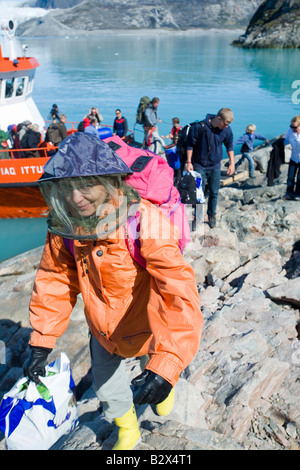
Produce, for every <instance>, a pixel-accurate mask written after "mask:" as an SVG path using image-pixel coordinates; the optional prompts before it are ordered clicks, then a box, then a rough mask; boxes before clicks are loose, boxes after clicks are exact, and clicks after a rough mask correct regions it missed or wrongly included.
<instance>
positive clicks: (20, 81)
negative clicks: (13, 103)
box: [16, 77, 25, 96]
mask: <svg viewBox="0 0 300 470" xmlns="http://www.w3.org/2000/svg"><path fill="white" fill-rule="evenodd" d="M16 82H17V83H16V96H22V95H23V93H24V84H25V78H21V77H20V78H17V79H16Z"/></svg>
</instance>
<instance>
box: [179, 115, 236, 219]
mask: <svg viewBox="0 0 300 470" xmlns="http://www.w3.org/2000/svg"><path fill="white" fill-rule="evenodd" d="M233 119H234V117H233V112H232V111H231V109H229V108H222V109H220V111H219V112H218V114H217V115H214V114H207V116H206V119H205V120H204V121H201V122H199V123H197V124H195V125H194V126H193V127H192V128H191V131H190V133H189V135H188V138H187V151H186V156H187V161H186V164H185V169H186V171H188V172H190V171H193V170H195V171H197V172H198V173H200V174H201V178H202V189H203V193H204V191H205V185H206V182H207V185H208V191H209V195H208V205H207V214H208V224H209V226H210V228H213V227H215V226H216V210H217V203H218V194H219V189H220V181H221V160H222V158H223V152H222V144H224V145H225V147H226V150H227V153H228V157H229V162H230V163H229V167H228V170H227V174H228V175H233V174H234V171H235V165H234V151H233V134H232V130H231V128H230V127H229V124H230V123H231V122H233Z"/></svg>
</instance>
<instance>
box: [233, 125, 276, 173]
mask: <svg viewBox="0 0 300 470" xmlns="http://www.w3.org/2000/svg"><path fill="white" fill-rule="evenodd" d="M255 131H256V125H255V124H249V125H248V126H247V127H246V132H245V134H243V135H242V136H241V137H239V138H238V139H237V140H236V141H235V142H234V143H233V146H235V145H239V144H243V145H242V148H241V153H242V156H241V158H240V159H239V160H238V162H237V163H236V164H235V169H237V168H238V167H239V166H240V165H241V164H242V163H243V161H244V160H245V159H247V160H248V163H249V176H250V178H255V175H254V170H255V165H254V161H253V158H252V157H251V152H253V147H254V142H255V140H257V139H258V140H264V141H266V142H269V140H268V139H267V138H266V137H264V136H263V135H260V134H257V133H256V132H255Z"/></svg>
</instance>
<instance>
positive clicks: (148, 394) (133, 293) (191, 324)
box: [24, 133, 203, 450]
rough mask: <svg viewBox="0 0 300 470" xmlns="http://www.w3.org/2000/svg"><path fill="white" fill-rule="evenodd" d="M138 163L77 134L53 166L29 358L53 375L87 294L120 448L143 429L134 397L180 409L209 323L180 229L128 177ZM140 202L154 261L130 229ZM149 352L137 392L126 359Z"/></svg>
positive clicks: (97, 373)
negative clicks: (135, 245) (132, 248)
mask: <svg viewBox="0 0 300 470" xmlns="http://www.w3.org/2000/svg"><path fill="white" fill-rule="evenodd" d="M88 157H89V158H88ZM130 172H131V170H130V169H129V168H128V167H127V165H126V164H125V163H124V162H123V161H122V160H121V159H120V158H119V157H118V156H117V155H116V154H115V153H114V152H113V151H112V150H111V148H110V147H109V146H108V145H107V144H105V143H104V142H102V141H101V140H100V139H95V138H93V137H92V136H88V135H85V134H82V133H76V134H72V135H71V136H69V137H68V138H67V139H66V140H65V141H64V143H63V145H62V146H61V147H60V149H59V151H58V152H57V153H56V154H55V155H54V156H53V157H52V158H51V159H50V160H49V162H48V163H47V164H46V165H45V168H44V175H43V177H42V178H41V181H40V188H41V191H42V193H43V195H44V198H45V200H46V202H47V205H48V207H49V209H50V216H49V219H48V227H49V230H48V234H47V240H46V244H45V248H44V252H43V255H42V259H41V263H40V266H39V268H38V271H37V274H36V279H35V285H34V289H33V293H32V299H31V302H30V321H31V325H32V327H33V332H32V334H31V337H30V345H31V354H30V356H29V358H28V360H27V362H26V364H25V366H24V371H25V374H26V375H27V376H28V377H29V379H31V380H34V381H38V376H39V375H44V373H45V364H46V361H47V356H48V354H49V353H50V352H51V351H52V349H53V348H54V346H55V342H56V339H57V338H58V337H60V336H61V335H62V334H63V333H64V331H65V330H66V328H67V326H68V322H69V318H70V315H71V312H72V310H73V308H74V306H75V303H76V298H77V295H78V294H79V293H81V295H82V298H83V301H84V304H85V315H86V320H87V323H88V326H89V329H90V332H91V357H92V370H93V384H94V388H95V391H96V394H97V396H98V397H99V399H100V400H101V402H102V405H103V410H104V412H105V413H106V416H107V417H108V418H112V419H114V420H115V423H116V424H117V426H118V427H119V439H118V441H117V443H116V444H115V446H114V450H121V449H132V448H133V447H134V446H135V445H136V443H137V442H138V440H139V438H140V432H139V429H138V423H137V419H136V415H135V409H134V405H133V403H136V404H143V403H150V404H156V405H157V411H158V413H160V414H162V415H165V414H167V413H168V412H169V411H170V409H171V408H172V404H173V400H174V386H175V384H176V382H177V381H178V378H179V375H180V373H181V372H182V371H183V370H184V369H185V368H186V367H187V365H188V364H189V363H190V362H191V360H192V359H193V357H194V356H195V354H196V352H197V350H198V346H199V341H200V336H201V328H202V323H203V318H202V314H201V311H200V307H199V296H198V292H197V286H196V281H195V276H194V272H193V270H192V268H191V266H190V265H189V264H188V263H187V262H185V260H184V259H183V257H182V254H181V252H180V250H179V247H178V239H177V236H176V233H177V232H176V231H174V226H172V224H170V222H169V220H168V219H167V218H166V217H165V216H164V215H162V213H161V211H160V210H159V209H158V208H157V207H156V206H155V205H154V204H152V203H150V202H149V201H146V200H143V199H141V198H140V196H139V194H138V192H137V191H135V190H134V189H133V188H131V187H129V186H128V185H126V183H125V182H124V177H125V176H126V175H127V174H128V173H130ZM133 205H134V207H136V208H137V207H138V210H139V212H140V214H141V216H140V237H139V241H140V251H141V255H142V256H143V257H144V259H145V260H146V269H144V268H143V267H141V266H140V265H139V264H138V263H137V262H136V261H135V260H134V259H133V258H132V257H131V255H130V253H129V251H128V248H127V244H126V236H125V235H124V234H125V231H124V226H125V224H126V220H127V217H128V210H130V208H132V207H133ZM70 239H72V249H70V247H69V245H68V243H67V240H70ZM144 355H148V358H149V360H148V362H147V364H146V366H145V370H144V371H143V373H142V374H140V375H139V376H138V377H136V378H135V379H134V380H133V381H132V385H133V386H134V390H135V393H134V396H133V393H132V390H131V386H130V385H131V384H130V382H129V380H128V377H127V374H126V370H125V359H126V358H129V357H138V356H144Z"/></svg>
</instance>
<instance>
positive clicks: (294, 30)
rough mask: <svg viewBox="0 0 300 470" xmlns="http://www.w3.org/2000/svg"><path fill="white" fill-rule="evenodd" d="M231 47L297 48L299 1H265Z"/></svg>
mask: <svg viewBox="0 0 300 470" xmlns="http://www.w3.org/2000/svg"><path fill="white" fill-rule="evenodd" d="M233 45H236V46H242V47H244V48H249V49H250V48H299V47H300V0H265V1H264V2H263V3H262V5H260V7H259V8H258V10H257V12H256V13H255V15H254V16H253V18H252V19H251V21H250V23H249V26H248V28H247V30H246V32H245V34H243V35H242V36H240V37H239V39H237V40H236V41H234V42H233Z"/></svg>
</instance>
